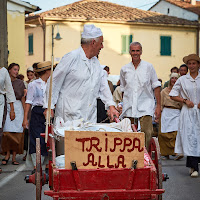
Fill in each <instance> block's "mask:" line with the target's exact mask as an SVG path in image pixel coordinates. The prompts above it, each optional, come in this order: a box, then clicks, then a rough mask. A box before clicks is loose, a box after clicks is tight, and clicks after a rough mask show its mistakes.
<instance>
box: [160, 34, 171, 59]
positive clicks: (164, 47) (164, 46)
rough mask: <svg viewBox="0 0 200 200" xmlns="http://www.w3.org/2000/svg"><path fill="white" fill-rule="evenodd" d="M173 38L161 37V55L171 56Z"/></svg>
mask: <svg viewBox="0 0 200 200" xmlns="http://www.w3.org/2000/svg"><path fill="white" fill-rule="evenodd" d="M171 39H172V38H171V36H160V55H161V56H171Z"/></svg>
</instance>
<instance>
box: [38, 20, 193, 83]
mask: <svg viewBox="0 0 200 200" xmlns="http://www.w3.org/2000/svg"><path fill="white" fill-rule="evenodd" d="M52 23H54V25H55V28H54V37H55V36H56V33H57V31H59V33H60V35H61V37H62V38H63V39H62V40H55V39H54V49H53V50H54V63H58V62H59V61H60V59H61V58H62V56H63V55H65V54H66V53H68V52H70V51H72V50H74V49H76V48H78V47H79V46H80V39H81V32H82V30H83V26H84V23H82V22H63V23H61V22H56V23H55V22H51V21H49V22H47V23H46V55H45V56H46V60H51V52H52V35H51V34H52V26H51V25H52ZM94 24H95V25H96V26H97V27H99V28H101V29H102V32H103V34H104V48H103V49H102V50H101V52H100V55H99V60H100V63H101V64H102V65H108V66H109V67H110V71H111V75H119V73H120V69H121V67H122V66H124V65H125V64H127V63H129V62H131V57H130V55H129V54H122V53H121V48H122V42H121V36H122V35H130V34H132V35H133V41H138V42H140V43H141V44H142V46H143V55H142V59H143V60H145V61H147V62H150V63H152V64H153V66H154V68H155V70H156V72H157V75H158V78H161V79H162V80H163V82H164V81H167V80H168V79H169V74H170V69H171V68H172V67H174V66H177V67H179V66H180V65H181V64H183V62H182V58H183V57H184V56H185V55H188V54H191V53H195V52H196V30H195V29H192V28H190V29H188V28H184V27H158V26H144V25H131V26H130V25H127V24H110V23H94ZM160 36H171V37H172V54H171V56H161V55H160ZM41 37H42V36H41ZM38 43H39V42H38ZM38 43H37V50H39V49H38V48H41V46H42V45H41V43H40V44H38ZM38 58H39V57H38ZM38 60H39V59H38Z"/></svg>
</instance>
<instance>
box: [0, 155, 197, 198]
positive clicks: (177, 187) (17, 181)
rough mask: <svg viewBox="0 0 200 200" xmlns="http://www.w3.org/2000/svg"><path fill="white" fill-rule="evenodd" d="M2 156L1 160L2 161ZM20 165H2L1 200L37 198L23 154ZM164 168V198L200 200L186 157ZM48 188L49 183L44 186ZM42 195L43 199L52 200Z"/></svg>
mask: <svg viewBox="0 0 200 200" xmlns="http://www.w3.org/2000/svg"><path fill="white" fill-rule="evenodd" d="M1 158H2V157H0V162H1ZM17 161H19V162H20V165H19V166H14V165H12V164H11V161H9V163H8V165H6V166H1V168H2V169H3V173H2V174H0V200H35V186H34V185H33V184H26V183H25V181H24V177H25V175H27V174H31V170H32V168H30V167H29V168H28V167H27V166H26V165H25V162H24V161H22V156H18V157H17ZM162 166H163V167H162V170H163V172H165V173H167V174H168V175H169V177H170V179H169V180H167V182H164V183H163V188H164V189H165V193H164V194H163V200H200V176H199V177H198V178H191V177H190V176H189V171H188V168H186V167H185V158H183V159H182V160H180V161H174V160H173V157H171V159H170V160H164V161H162ZM43 190H48V185H46V186H44V187H43ZM50 199H51V198H50V197H48V196H44V195H42V200H50Z"/></svg>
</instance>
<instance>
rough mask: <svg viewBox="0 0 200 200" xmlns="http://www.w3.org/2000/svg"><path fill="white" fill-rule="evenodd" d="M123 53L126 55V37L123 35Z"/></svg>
mask: <svg viewBox="0 0 200 200" xmlns="http://www.w3.org/2000/svg"><path fill="white" fill-rule="evenodd" d="M122 53H126V35H122Z"/></svg>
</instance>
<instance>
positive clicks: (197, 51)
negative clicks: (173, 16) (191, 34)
mask: <svg viewBox="0 0 200 200" xmlns="http://www.w3.org/2000/svg"><path fill="white" fill-rule="evenodd" d="M196 48H197V49H196V53H197V55H199V24H198V27H197V44H196Z"/></svg>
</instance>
